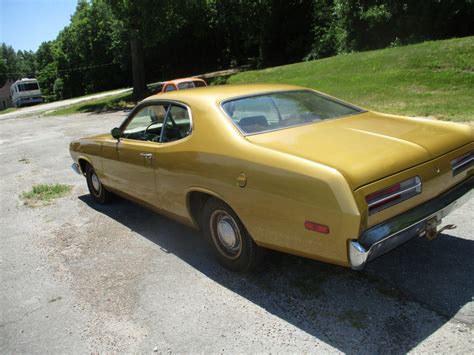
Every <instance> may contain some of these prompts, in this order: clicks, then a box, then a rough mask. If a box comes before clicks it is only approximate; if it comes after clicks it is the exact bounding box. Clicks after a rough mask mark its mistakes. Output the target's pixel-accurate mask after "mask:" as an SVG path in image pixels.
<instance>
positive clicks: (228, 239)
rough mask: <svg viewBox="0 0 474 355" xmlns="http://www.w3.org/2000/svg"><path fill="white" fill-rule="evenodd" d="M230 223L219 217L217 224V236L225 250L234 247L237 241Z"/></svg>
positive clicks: (226, 218) (227, 219)
mask: <svg viewBox="0 0 474 355" xmlns="http://www.w3.org/2000/svg"><path fill="white" fill-rule="evenodd" d="M231 223H232V221H230V220H229V218H228V217H221V218H220V219H219V222H217V235H218V236H219V239H220V241H221V242H222V244H224V246H225V247H227V248H232V247H234V246H235V243H236V241H237V235H236V233H235V230H234V228H233V227H232V224H231Z"/></svg>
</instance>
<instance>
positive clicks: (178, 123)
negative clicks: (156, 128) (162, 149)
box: [161, 105, 191, 143]
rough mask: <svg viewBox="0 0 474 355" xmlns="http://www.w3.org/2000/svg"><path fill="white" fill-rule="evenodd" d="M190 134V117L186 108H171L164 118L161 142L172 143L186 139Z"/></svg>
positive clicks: (174, 106)
mask: <svg viewBox="0 0 474 355" xmlns="http://www.w3.org/2000/svg"><path fill="white" fill-rule="evenodd" d="M190 133H191V117H190V116H189V112H188V110H187V108H185V107H182V106H176V105H173V106H171V109H170V110H169V112H168V116H167V117H166V121H165V127H164V129H163V137H162V139H161V142H163V143H166V142H173V141H176V140H178V139H182V138H184V137H187V136H188V135H189V134H190Z"/></svg>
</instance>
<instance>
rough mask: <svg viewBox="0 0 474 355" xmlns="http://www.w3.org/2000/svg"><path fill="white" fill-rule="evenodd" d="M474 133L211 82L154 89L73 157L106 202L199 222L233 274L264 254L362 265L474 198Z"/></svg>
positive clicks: (310, 97)
mask: <svg viewBox="0 0 474 355" xmlns="http://www.w3.org/2000/svg"><path fill="white" fill-rule="evenodd" d="M473 137H474V134H473V129H472V128H471V127H469V126H464V125H459V124H454V123H449V122H438V121H432V120H425V119H415V118H407V117H400V116H392V115H386V114H379V113H374V112H370V111H367V110H363V109H361V108H358V107H355V106H353V105H351V104H348V103H345V102H342V101H340V100H338V99H335V98H333V97H329V96H327V95H324V94H322V93H319V92H316V91H313V90H310V89H305V88H301V87H295V86H288V85H241V86H214V87H208V88H198V89H194V90H183V91H173V92H169V93H166V92H165V93H161V94H159V95H156V96H152V97H149V98H147V99H145V100H144V101H142V102H141V103H139V104H138V105H137V106H136V108H135V109H134V110H133V111H132V112H131V113H130V115H129V116H128V117H127V118H126V119H125V121H124V122H123V123H122V125H121V126H120V127H119V128H114V129H112V131H111V133H109V134H100V135H96V136H92V137H87V138H82V139H79V140H75V141H73V142H72V143H71V145H70V152H71V156H72V158H73V160H74V164H73V169H74V170H75V171H76V172H78V173H79V174H82V175H84V176H85V177H86V180H87V185H88V187H89V190H90V193H91V195H92V197H93V198H94V199H95V200H96V201H97V202H99V203H105V202H107V201H108V200H109V199H110V197H111V196H112V195H113V194H117V195H121V196H124V197H125V198H128V199H131V200H133V201H136V202H138V203H140V204H143V205H146V206H148V207H150V208H152V209H154V210H156V211H158V212H159V213H162V214H165V215H167V216H169V217H171V218H173V219H176V220H178V221H180V222H182V223H186V224H188V225H190V226H193V227H195V228H199V229H201V230H202V231H203V232H204V234H205V235H206V236H207V237H208V238H209V240H210V242H211V246H212V248H213V250H214V251H215V254H216V257H217V259H218V260H219V261H220V262H221V263H222V264H223V265H224V266H226V267H228V268H230V269H232V270H238V271H247V270H250V269H252V268H253V267H254V266H255V265H256V264H257V263H258V261H259V260H260V258H261V255H262V251H263V250H264V249H265V248H269V249H275V250H279V251H283V252H287V253H291V254H296V255H300V256H304V257H308V258H313V259H317V260H321V261H324V262H328V263H333V264H338V265H343V266H348V267H352V268H353V269H356V270H360V269H362V268H363V267H364V265H365V264H366V263H367V262H368V261H370V260H372V259H374V258H376V257H377V256H379V255H381V254H384V253H386V252H388V251H390V250H392V249H393V248H395V247H397V246H399V245H400V244H402V243H404V242H406V241H407V240H409V239H410V238H412V237H414V236H422V235H426V236H427V237H429V238H433V237H434V236H436V233H437V232H439V228H440V227H441V226H440V223H441V219H442V218H443V217H444V216H446V215H447V214H448V213H449V212H450V211H452V210H453V209H454V208H456V207H457V206H459V205H460V204H461V203H462V202H463V201H465V200H466V199H468V198H470V196H471V195H472V187H473V181H474V176H473V172H474V164H473V162H474V154H473V152H474V143H473Z"/></svg>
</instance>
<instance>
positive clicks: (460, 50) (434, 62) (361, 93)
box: [226, 37, 474, 121]
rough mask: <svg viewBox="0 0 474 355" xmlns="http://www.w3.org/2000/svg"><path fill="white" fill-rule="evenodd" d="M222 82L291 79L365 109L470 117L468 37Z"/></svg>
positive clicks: (473, 91)
mask: <svg viewBox="0 0 474 355" xmlns="http://www.w3.org/2000/svg"><path fill="white" fill-rule="evenodd" d="M226 82H227V83H229V84H240V83H256V82H259V83H260V82H264V83H287V84H294V85H300V86H305V87H310V88H314V89H317V90H320V91H323V92H326V93H328V94H330V95H333V96H336V97H338V98H341V99H343V100H347V101H349V102H352V103H354V104H356V105H359V106H362V107H365V108H367V109H370V110H375V111H380V112H387V113H393V114H402V115H410V116H424V117H434V118H439V119H445V120H453V121H474V37H466V38H458V39H450V40H443V41H430V42H424V43H421V44H416V45H410V46H403V47H397V48H387V49H381V50H375V51H368V52H360V53H351V54H346V55H339V56H335V57H331V58H325V59H320V60H315V61H308V62H301V63H296V64H290V65H284V66H280V67H274V68H268V69H263V70H254V71H247V72H243V73H239V74H236V75H233V76H231V77H229V78H228V79H227V80H226Z"/></svg>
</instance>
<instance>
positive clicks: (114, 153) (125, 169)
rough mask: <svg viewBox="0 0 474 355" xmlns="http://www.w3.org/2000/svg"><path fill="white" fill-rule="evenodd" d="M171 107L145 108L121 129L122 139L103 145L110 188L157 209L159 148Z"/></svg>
mask: <svg viewBox="0 0 474 355" xmlns="http://www.w3.org/2000/svg"><path fill="white" fill-rule="evenodd" d="M168 107H169V105H167V104H144V105H142V106H141V107H139V108H137V109H136V110H134V112H133V113H132V115H131V117H129V118H128V119H127V120H126V121H125V122H124V124H123V125H122V127H121V138H120V139H119V140H116V141H115V143H114V144H107V142H104V143H103V147H102V158H103V161H102V165H103V169H104V175H105V176H106V177H107V181H109V183H110V186H111V187H112V188H115V189H116V190H119V191H121V192H123V193H125V194H127V195H129V196H131V197H134V198H136V199H139V200H141V201H143V202H146V203H148V204H151V205H155V206H156V205H157V191H156V184H155V165H156V148H157V146H158V145H159V144H160V143H159V142H160V137H161V130H162V127H163V122H164V118H165V116H166V113H167V110H168Z"/></svg>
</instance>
